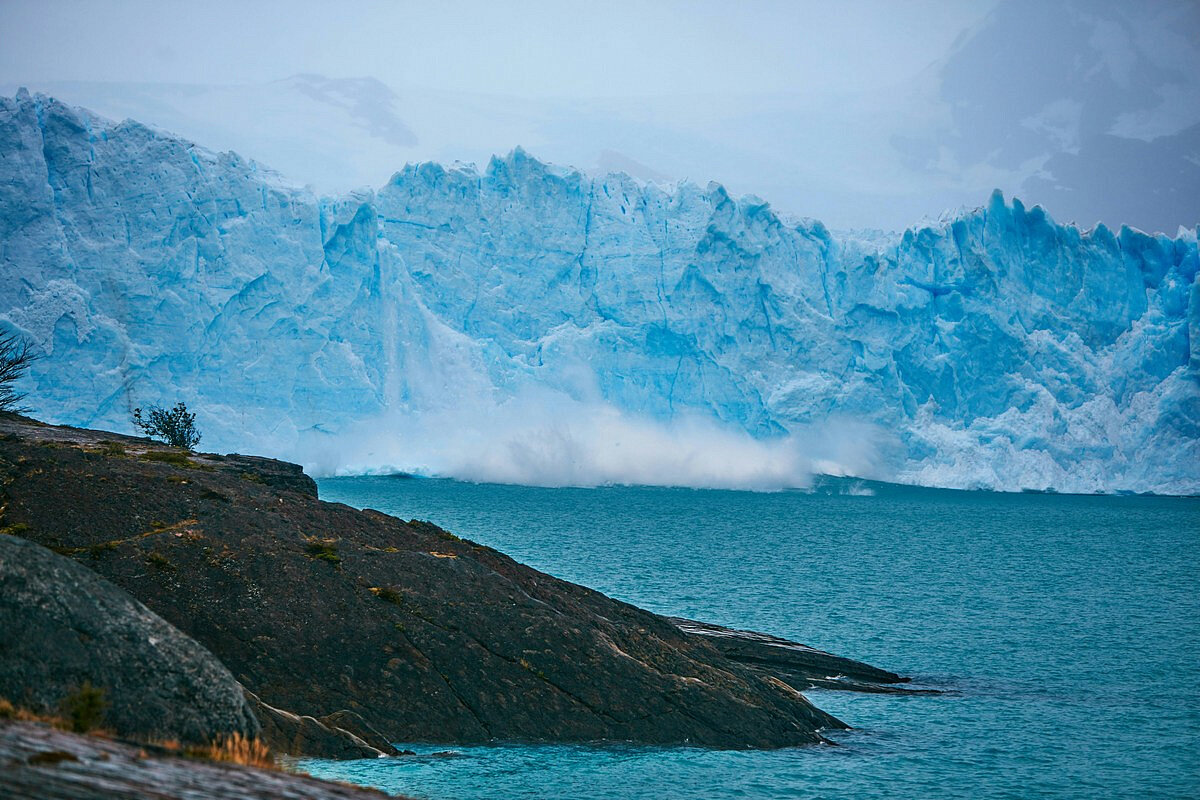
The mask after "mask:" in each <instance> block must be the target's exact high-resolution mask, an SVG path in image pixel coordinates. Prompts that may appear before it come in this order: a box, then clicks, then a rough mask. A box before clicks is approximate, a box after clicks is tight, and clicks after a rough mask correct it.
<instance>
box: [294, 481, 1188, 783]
mask: <svg viewBox="0 0 1200 800" xmlns="http://www.w3.org/2000/svg"><path fill="white" fill-rule="evenodd" d="M319 485H320V491H321V496H322V497H323V498H324V499H326V500H336V501H341V502H345V503H349V504H350V505H354V506H359V507H369V508H376V509H379V510H381V511H385V512H387V513H390V514H395V515H397V516H400V517H403V518H405V519H411V518H419V519H428V520H431V521H434V522H436V523H438V524H439V525H442V526H443V527H445V528H447V529H449V530H452V531H454V532H455V533H457V534H459V535H461V536H464V537H466V538H470V539H474V540H476V541H478V542H481V543H483V544H487V545H490V546H492V547H495V548H497V549H499V550H502V551H504V552H506V553H508V554H509V555H511V556H513V557H514V558H516V559H518V560H520V561H523V562H525V563H527V564H530V565H531V566H534V567H536V568H538V569H541V570H544V571H546V572H550V573H552V574H554V575H557V576H559V577H562V578H566V579H568V580H572V581H576V582H578V583H582V584H585V585H588V586H591V587H593V588H596V589H599V590H600V591H603V592H605V593H607V594H610V595H613V596H614V597H618V598H620V599H622V600H627V601H629V602H632V603H635V604H637V605H640V606H643V607H645V608H648V609H650V610H652V611H656V612H659V613H664V614H672V615H679V616H687V617H693V618H696V619H702V620H705V621H709V622H715V623H719V624H723V625H729V626H733V627H741V628H750V629H755V630H762V631H767V632H770V633H775V634H779V635H782V636H787V637H789V638H793V639H797V640H799V641H802V642H805V643H807V644H811V645H813V646H816V647H820V648H822V649H826V650H830V651H833V652H835V653H838V654H841V655H846V656H851V657H855V658H860V659H862V660H865V661H868V662H870V663H873V664H877V665H879V666H882V667H886V668H888V669H892V670H895V671H898V672H901V673H905V674H908V675H912V676H914V677H915V678H916V679H918V680H920V681H922V682H926V683H930V684H934V685H937V686H939V687H942V688H945V689H948V690H951V693H949V694H946V695H944V696H936V697H929V696H914V697H887V696H877V695H854V694H849V693H842V692H822V691H813V692H810V693H809V696H810V697H811V698H812V700H813V701H814V702H815V703H816V704H817V705H818V706H820V707H821V708H824V709H826V710H827V711H830V712H831V713H833V714H834V715H836V716H838V717H840V718H841V719H843V720H845V721H846V722H848V723H850V724H851V725H852V726H854V728H855V730H853V731H849V732H839V733H836V734H835V735H834V736H833V738H835V739H836V740H837V742H838V743H839V744H840V745H841V746H839V747H806V748H796V749H790V750H780V751H773V752H722V751H706V750H702V749H696V748H650V747H634V746H624V745H607V746H553V745H515V744H506V745H497V746H487V747H454V748H449V749H450V750H452V751H453V755H449V756H447V755H432V754H433V753H437V752H439V751H446V750H447V749H448V748H446V747H445V746H436V745H428V746H423V745H421V744H420V743H416V744H412V743H410V744H408V745H407V746H409V747H410V748H411V749H414V750H417V751H418V753H420V754H422V755H420V756H419V757H417V758H410V759H381V760H377V761H359V762H341V763H339V762H325V761H314V760H309V761H305V762H302V763H303V765H304V767H305V768H306V769H308V770H310V771H311V772H313V773H314V774H317V775H321V776H324V777H331V778H338V779H342V780H350V781H354V782H358V783H363V784H369V785H373V786H376V787H379V788H381V789H384V790H385V791H389V792H397V793H401V792H403V793H407V794H411V795H414V796H417V797H423V798H430V799H431V800H443V799H444V800H468V799H473V798H492V797H546V798H549V797H577V798H646V799H647V800H649V799H650V798H655V799H656V800H657V799H658V798H662V797H687V798H692V797H694V798H773V797H806V798H823V797H828V798H840V797H847V798H876V797H880V798H882V797H897V798H943V797H944V798H952V797H953V798H960V797H976V798H1027V797H1033V796H1038V797H1056V798H1057V797H1061V798H1068V797H1070V798H1107V797H1145V798H1167V797H1171V798H1186V797H1193V798H1194V797H1198V796H1200V688H1198V687H1200V500H1196V499H1182V498H1166V497H1086V496H1067V495H1034V494H996V493H983V492H956V491H948V490H937V489H921V488H913V487H900V486H892V485H887V484H863V483H860V482H852V481H830V482H826V483H825V484H823V485H822V486H820V487H818V489H817V490H816V491H814V492H812V493H805V492H778V493H750V492H730V491H709V490H692V489H663V488H645V487H613V488H599V489H539V488H528V487H517V486H499V485H478V484H469V483H459V482H455V481H449V480H433V479H401V478H394V477H378V476H376V477H357V478H330V479H324V480H322V481H320V482H319Z"/></svg>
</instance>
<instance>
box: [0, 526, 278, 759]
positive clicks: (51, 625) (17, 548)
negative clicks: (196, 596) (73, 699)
mask: <svg viewBox="0 0 1200 800" xmlns="http://www.w3.org/2000/svg"><path fill="white" fill-rule="evenodd" d="M85 684H90V685H91V686H92V687H95V688H97V689H100V690H102V691H103V704H104V708H103V710H102V712H101V716H100V717H99V719H98V721H99V723H100V724H101V725H102V726H103V727H106V728H110V729H111V730H113V731H114V732H115V733H116V734H118V735H119V736H124V737H130V738H137V739H142V740H176V741H178V742H180V743H183V744H204V743H208V742H210V741H212V740H213V739H215V738H218V737H221V736H225V735H228V734H233V733H240V734H242V735H243V736H246V737H250V738H253V737H256V736H257V735H258V733H259V724H258V721H257V719H256V718H255V716H254V713H253V711H252V710H251V708H250V706H249V704H248V703H247V702H246V699H245V698H244V697H243V696H242V688H241V686H240V685H239V684H238V682H237V681H236V680H235V679H234V677H233V675H231V674H230V673H229V670H227V669H226V668H225V667H224V666H223V665H222V664H221V663H220V662H219V661H218V660H217V659H216V658H215V657H214V656H213V655H212V654H211V653H209V652H208V651H207V650H206V649H204V647H202V646H201V645H199V644H198V643H197V642H196V641H194V640H193V639H191V638H189V637H188V636H185V635H184V634H183V633H181V632H180V631H179V630H177V629H176V628H175V627H174V626H172V625H171V624H170V623H168V622H166V621H165V620H163V619H162V618H161V617H159V616H158V615H157V614H155V613H154V612H152V611H150V610H149V609H148V608H146V607H145V606H144V605H142V604H141V603H139V602H138V601H137V600H135V599H133V598H132V597H130V596H129V594H128V593H126V592H125V591H123V590H121V589H119V588H117V587H116V586H114V585H112V584H111V583H109V582H108V581H106V580H104V579H103V578H101V577H100V576H99V575H97V574H96V573H94V572H92V571H91V570H89V569H87V568H86V567H84V566H82V565H81V564H79V563H77V562H75V561H73V560H72V559H70V558H66V557H64V556H61V555H58V554H56V553H53V552H51V551H50V550H47V549H46V548H45V547H42V546H40V545H38V544H35V543H34V542H31V541H28V540H26V539H21V538H18V537H15V536H8V535H0V696H4V697H7V698H8V699H9V700H10V701H12V702H13V703H14V704H16V705H19V706H23V707H26V708H29V709H30V710H32V711H36V712H38V713H44V714H50V715H59V714H62V713H64V710H65V706H64V704H65V703H67V702H68V698H69V697H70V696H71V695H72V694H75V693H78V692H79V691H80V689H81V687H83V686H84V685H85Z"/></svg>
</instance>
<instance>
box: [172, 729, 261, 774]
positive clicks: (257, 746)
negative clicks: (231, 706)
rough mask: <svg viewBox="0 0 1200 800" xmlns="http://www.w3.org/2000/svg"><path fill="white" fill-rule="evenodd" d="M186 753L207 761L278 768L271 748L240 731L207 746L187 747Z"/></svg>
mask: <svg viewBox="0 0 1200 800" xmlns="http://www.w3.org/2000/svg"><path fill="white" fill-rule="evenodd" d="M187 754H188V755H189V756H192V757H194V758H206V759H208V760H209V761H225V762H228V763H230V764H240V765H242V766H243V767H258V768H259V769H278V768H279V765H278V764H277V763H276V762H275V756H274V755H272V753H271V748H269V747H267V746H266V744H264V743H263V741H262V740H261V739H248V738H246V737H245V736H243V735H242V734H240V733H237V732H235V733H231V734H230V735H229V736H226V737H224V738H221V739H218V740H217V741H215V742H213V743H212V744H210V745H208V746H207V747H192V748H188V751H187Z"/></svg>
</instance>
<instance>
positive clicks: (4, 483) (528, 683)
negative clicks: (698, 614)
mask: <svg viewBox="0 0 1200 800" xmlns="http://www.w3.org/2000/svg"><path fill="white" fill-rule="evenodd" d="M0 504H2V505H0V510H2V516H0V534H4V536H3V537H2V539H0V576H2V578H3V581H4V584H5V594H6V596H7V595H9V594H10V591H9V587H10V586H16V585H17V584H18V582H19V583H20V585H21V586H25V587H26V588H27V589H28V591H27V592H26V594H25V595H23V596H22V599H20V600H17V599H16V594H15V592H14V593H11V594H12V597H11V598H10V602H7V604H6V605H4V606H3V607H2V609H3V613H4V614H6V615H7V616H6V617H5V619H6V620H7V621H8V623H9V624H8V628H9V632H8V639H9V643H8V645H7V646H5V647H4V648H0V696H8V697H9V698H10V699H11V700H13V701H14V702H24V703H26V704H29V705H31V706H33V707H35V708H41V709H43V710H47V709H50V708H51V707H52V706H53V705H54V703H55V700H56V698H55V695H56V694H57V695H61V694H62V693H63V692H64V691H65V690H66V689H67V687H69V686H72V685H77V684H78V683H79V682H80V681H81V680H83V679H84V678H85V675H86V676H87V680H90V682H91V683H92V684H93V685H96V686H102V687H103V688H104V689H105V690H106V692H107V693H108V694H107V699H108V702H109V703H110V705H109V707H108V709H107V711H108V715H107V718H106V723H107V724H109V725H111V726H114V727H117V728H119V730H118V733H119V734H120V735H122V736H129V737H133V738H136V739H138V740H148V739H154V738H171V739H177V740H179V741H185V740H197V739H203V738H205V737H213V736H217V735H219V734H222V733H227V732H229V731H232V730H236V731H238V732H239V733H241V734H244V735H246V736H255V737H261V738H262V739H264V740H265V741H266V742H268V743H269V744H270V745H271V746H272V747H273V748H274V749H276V750H277V751H279V752H283V753H290V754H294V755H311V756H317V757H326V758H361V757H367V756H379V755H384V754H388V755H390V754H395V752H396V751H395V750H394V748H392V746H391V744H390V742H395V741H430V742H445V743H471V742H486V741H491V740H524V741H554V742H587V741H599V740H621V741H630V742H640V743H648V744H683V743H687V744H692V745H702V746H709V747H720V748H771V747H786V746H793V745H800V744H809V743H818V742H823V741H826V740H825V737H824V736H823V735H822V731H823V730H828V729H836V728H843V727H846V726H845V725H844V723H842V722H840V721H839V720H837V719H835V718H834V717H832V716H830V715H828V714H826V713H825V712H823V711H821V710H820V709H818V708H816V707H815V706H813V705H812V704H811V703H810V702H809V701H808V700H807V699H806V698H805V697H804V696H803V695H802V694H800V691H799V689H802V688H807V687H809V686H826V687H829V688H844V689H856V690H862V691H903V690H904V689H903V687H901V686H898V685H897V684H900V683H902V681H903V680H904V679H903V678H901V676H899V675H896V674H895V673H891V672H888V671H886V670H880V669H877V668H874V667H871V666H869V665H866V664H862V663H861V662H857V661H853V660H850V659H844V658H841V657H839V656H834V655H832V654H829V653H824V652H822V651H819V650H815V649H813V648H807V647H805V646H804V645H798V644H797V643H794V642H788V641H786V640H782V639H778V638H776V637H770V636H767V635H765V634H754V633H749V632H742V631H733V630H731V629H727V628H720V627H719V626H713V625H707V624H705V623H698V622H693V621H687V620H672V619H667V618H664V617H660V616H658V615H655V614H652V613H650V612H647V611H644V610H642V609H639V608H636V607H634V606H631V605H629V604H626V603H622V602H619V601H616V600H613V599H611V598H609V597H606V596H604V595H602V594H600V593H598V592H595V591H592V590H590V589H587V588H585V587H582V586H577V585H575V584H571V583H568V582H565V581H561V580H558V579H556V578H554V577H552V576H549V575H546V574H544V573H540V572H538V571H536V570H533V569H530V568H529V567H526V566H524V565H521V564H519V563H517V562H515V561H513V560H512V559H510V558H508V557H507V556H504V555H503V554H502V553H499V552H497V551H495V550H492V549H491V548H488V547H484V546H482V545H479V544H476V543H474V542H471V541H468V540H464V539H460V538H459V537H457V536H454V535H453V534H452V533H450V532H448V531H445V530H442V529H441V528H439V527H437V526H436V525H433V524H430V523H427V522H420V521H415V520H414V521H409V522H404V521H402V520H399V519H396V518H394V517H390V516H388V515H385V514H382V513H379V512H375V511H371V510H365V511H359V510H356V509H352V508H350V507H348V506H345V505H341V504H336V503H328V502H324V501H321V500H319V499H318V498H317V496H316V485H315V483H314V482H313V481H312V480H311V479H310V478H308V476H306V475H304V473H303V471H302V470H301V469H300V467H298V466H296V465H294V464H287V463H284V462H279V461H274V460H271V459H264V458H255V457H249V456H240V455H230V456H219V455H213V454H200V453H187V452H185V451H181V450H176V449H173V448H169V447H166V446H164V445H161V444H158V443H155V442H151V441H149V440H146V439H140V438H135V437H128V436H122V435H119V434H114V433H107V432H102V431H91V430H84V429H77V428H69V427H58V426H50V425H44V424H42V423H38V422H36V421H33V420H29V419H26V418H22V417H16V416H11V415H10V416H4V417H0ZM56 598H57V599H56ZM101 600H103V602H101ZM64 603H65V605H64ZM52 611H53V613H52ZM56 614H57V616H55V615H56ZM72 615H73V616H72ZM55 620H57V622H56V623H55V624H56V625H57V627H54V626H53V625H50V622H51V621H55ZM135 623H136V624H135ZM89 626H90V627H89ZM114 626H115V627H116V629H118V631H117V632H118V633H119V634H120V635H110V636H108V637H107V638H106V637H105V636H104V635H103V634H104V633H105V632H106V631H107V632H109V633H112V631H111V630H110V629H112V628H114ZM43 627H44V628H45V630H47V631H50V630H54V631H56V632H57V633H55V635H54V636H41V637H39V636H38V631H39V630H41V629H42V628H43ZM73 631H74V632H75V633H72V632H73ZM76 634H78V635H76ZM35 637H38V640H37V641H36V642H35V641H34V638H35ZM167 642H170V643H173V644H172V646H173V647H174V648H175V649H174V650H168V649H167V648H168V646H167V644H165V643H167ZM35 647H40V648H42V652H44V653H45V655H46V656H47V658H45V659H43V661H42V663H40V664H39V666H38V670H40V671H38V670H35V671H33V672H31V671H30V665H29V663H28V662H29V661H30V659H31V652H32V649H33V648H35ZM123 650H129V651H130V653H129V654H128V655H127V656H123V655H122V653H123ZM184 652H186V653H187V654H188V656H187V657H184V656H182V655H179V654H180V653H184ZM89 653H93V654H96V655H97V658H95V659H89V658H87V657H85V656H86V655H87V654H89ZM171 654H173V655H171ZM66 655H70V657H69V658H68V657H66ZM101 655H102V656H103V658H100V657H99V656H101ZM168 656H169V657H168ZM6 658H7V659H8V661H9V663H2V662H4V659H6ZM164 658H165V662H164ZM155 659H157V660H155ZM166 662H169V664H168V665H167V666H163V664H164V663H166ZM151 663H154V664H158V665H159V666H158V667H157V668H155V669H153V670H152V669H149V668H148V667H146V666H145V665H146V664H151ZM104 664H107V665H108V667H107V668H106V669H107V671H106V670H105V669H100V668H99V667H98V666H97V665H104ZM124 665H128V666H129V667H130V670H133V667H134V666H136V665H142V666H141V667H140V669H141V672H137V671H136V670H133V671H125V672H123V671H122V667H123V666H124ZM151 672H153V673H155V674H157V675H159V676H160V677H162V679H163V680H165V681H166V683H167V684H168V685H169V686H170V687H174V690H173V691H175V694H174V695H172V694H171V692H170V691H159V692H158V695H161V696H163V697H164V698H169V697H172V696H174V697H176V698H177V700H176V701H177V702H180V703H183V704H185V705H189V706H192V707H189V708H187V709H176V711H177V712H178V715H177V716H179V718H180V719H187V720H189V722H188V724H187V725H184V724H182V723H178V724H176V723H174V722H172V719H173V717H172V715H171V714H166V713H158V714H153V715H148V716H147V715H145V714H143V717H144V718H143V719H138V718H137V717H136V715H135V716H133V717H129V715H128V714H127V712H129V711H130V709H132V708H139V707H144V703H143V701H144V699H145V698H146V697H151V696H158V695H155V694H154V693H153V691H152V688H151V684H150V683H149V682H147V679H146V675H147V674H149V673H151ZM164 676H165V677H164ZM214 676H216V677H214ZM194 683H200V684H203V685H202V686H191V685H190V684H194ZM830 684H836V686H830ZM218 686H219V687H220V696H221V697H222V698H224V700H225V701H227V704H228V708H225V709H224V712H223V713H224V714H225V716H224V717H222V718H223V719H224V718H230V716H229V715H230V713H231V712H230V709H235V710H236V709H243V711H240V712H237V713H233V717H236V718H238V719H240V720H241V721H240V722H239V723H237V724H233V725H230V724H224V727H222V725H218V724H210V725H208V726H207V727H205V726H204V725H199V726H197V723H196V721H195V720H196V718H197V715H198V714H200V712H201V711H204V710H205V709H206V708H207V706H206V704H205V702H201V701H199V700H197V699H195V698H196V697H198V696H200V695H199V694H198V693H200V692H202V691H207V692H210V693H211V692H212V691H213V690H214V687H218ZM188 691H191V692H192V693H191V694H188ZM163 702H164V703H168V702H169V701H168V700H166V699H164V701H163ZM198 709H199V710H198ZM208 710H210V711H211V710H212V709H208ZM239 713H240V714H241V717H238V716H237V715H238V714H239ZM123 715H124V716H123ZM201 716H202V715H201ZM188 725H190V726H191V727H188Z"/></svg>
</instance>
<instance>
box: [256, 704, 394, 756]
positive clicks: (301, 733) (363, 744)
mask: <svg viewBox="0 0 1200 800" xmlns="http://www.w3.org/2000/svg"><path fill="white" fill-rule="evenodd" d="M246 694H247V697H248V698H249V700H250V702H251V703H253V705H254V713H255V714H256V715H257V716H258V720H259V722H260V723H261V725H262V740H263V741H264V742H265V743H266V744H267V746H268V747H270V748H271V749H272V750H274V751H276V752H280V753H290V754H291V755H303V756H311V757H313V758H336V759H348V758H378V757H380V756H384V755H399V751H398V750H396V748H395V747H393V746H392V745H391V743H390V742H388V741H387V740H386V739H384V738H383V737H381V736H378V735H376V737H374V742H372V743H368V742H367V741H366V740H365V739H363V738H362V737H361V736H358V735H357V734H355V733H352V732H351V731H350V730H349V729H347V728H345V727H342V726H341V725H338V724H337V723H336V722H334V721H333V718H334V715H329V716H326V717H323V718H322V719H317V718H316V717H307V716H301V715H299V714H293V713H292V712H290V711H284V710H283V709H280V708H275V707H274V706H269V705H267V704H266V703H264V702H263V701H262V700H259V699H258V698H257V697H255V696H254V695H253V694H251V693H249V692H247V693H246ZM343 713H346V714H353V712H343ZM355 716H357V715H355ZM364 727H368V728H369V726H365V723H364Z"/></svg>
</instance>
